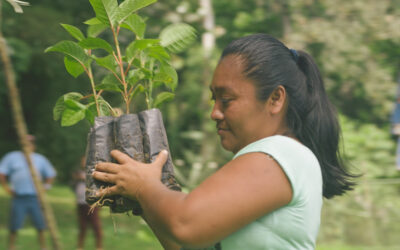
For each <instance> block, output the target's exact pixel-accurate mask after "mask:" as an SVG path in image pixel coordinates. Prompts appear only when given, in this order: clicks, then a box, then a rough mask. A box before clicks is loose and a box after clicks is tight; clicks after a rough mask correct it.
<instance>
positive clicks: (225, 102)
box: [221, 98, 231, 105]
mask: <svg viewBox="0 0 400 250" xmlns="http://www.w3.org/2000/svg"><path fill="white" fill-rule="evenodd" d="M230 101H231V99H224V98H221V103H222V104H223V105H226V104H228V103H229V102H230Z"/></svg>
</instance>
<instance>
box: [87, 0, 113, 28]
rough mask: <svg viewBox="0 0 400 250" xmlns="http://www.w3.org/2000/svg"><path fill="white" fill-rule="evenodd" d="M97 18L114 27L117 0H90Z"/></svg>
mask: <svg viewBox="0 0 400 250" xmlns="http://www.w3.org/2000/svg"><path fill="white" fill-rule="evenodd" d="M89 1H90V4H91V5H92V7H93V10H94V12H95V13H96V17H97V19H98V20H99V21H100V22H101V23H103V24H106V25H108V26H112V27H114V26H115V24H116V23H117V22H116V14H117V10H118V1H117V0H89Z"/></svg>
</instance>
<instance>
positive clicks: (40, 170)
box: [0, 135, 56, 250]
mask: <svg viewBox="0 0 400 250" xmlns="http://www.w3.org/2000/svg"><path fill="white" fill-rule="evenodd" d="M28 140H29V142H30V146H29V147H30V152H31V159H32V163H33V165H34V166H35V169H36V172H37V174H38V176H39V177H40V178H41V180H42V181H43V183H44V188H45V190H48V189H49V188H50V187H51V184H52V182H53V180H54V177H55V176H56V171H55V169H54V167H53V166H52V164H51V163H50V161H49V160H48V159H47V158H46V157H45V156H43V155H41V154H38V153H35V137H34V136H33V135H28ZM0 183H1V185H2V186H3V188H4V189H5V191H6V192H7V193H8V194H9V195H10V196H11V207H10V208H11V209H10V216H9V219H10V221H9V230H10V234H9V239H8V249H9V250H14V249H15V241H16V237H17V231H18V230H19V229H20V228H21V227H22V226H23V225H24V221H25V216H26V215H29V216H30V218H31V220H32V222H33V225H34V226H35V228H36V229H37V231H38V238H39V244H40V247H41V249H46V240H45V235H44V230H45V229H46V223H45V219H44V216H43V213H42V210H41V206H40V204H39V200H38V198H37V193H36V189H35V186H34V184H33V180H32V176H31V173H30V170H29V166H28V163H27V161H26V158H25V155H24V153H23V152H22V151H12V152H9V153H7V154H6V155H5V156H4V157H3V158H2V160H1V162H0Z"/></svg>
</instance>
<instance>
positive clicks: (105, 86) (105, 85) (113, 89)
mask: <svg viewBox="0 0 400 250" xmlns="http://www.w3.org/2000/svg"><path fill="white" fill-rule="evenodd" d="M101 89H102V90H106V91H111V92H118V93H122V92H123V90H121V88H120V87H119V86H118V85H115V84H112V83H101V84H98V85H97V86H96V90H101Z"/></svg>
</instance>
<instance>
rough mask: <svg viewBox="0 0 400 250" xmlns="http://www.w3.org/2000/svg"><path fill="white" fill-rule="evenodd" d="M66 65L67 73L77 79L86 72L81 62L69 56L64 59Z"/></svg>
mask: <svg viewBox="0 0 400 250" xmlns="http://www.w3.org/2000/svg"><path fill="white" fill-rule="evenodd" d="M64 65H65V68H66V69H67V72H68V73H69V74H70V75H72V76H73V77H75V78H77V77H78V76H79V75H81V74H82V73H83V72H84V71H85V69H84V68H83V67H82V65H81V64H80V63H79V62H77V61H76V60H75V59H73V58H71V57H69V56H65V57H64Z"/></svg>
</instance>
